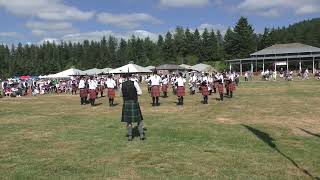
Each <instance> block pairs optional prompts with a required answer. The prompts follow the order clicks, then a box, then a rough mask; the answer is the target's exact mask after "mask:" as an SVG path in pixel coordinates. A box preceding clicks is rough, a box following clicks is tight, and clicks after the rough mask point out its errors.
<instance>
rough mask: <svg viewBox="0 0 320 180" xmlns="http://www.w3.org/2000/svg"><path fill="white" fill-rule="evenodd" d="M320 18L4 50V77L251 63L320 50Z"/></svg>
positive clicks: (242, 22) (0, 72)
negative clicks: (261, 27) (285, 49)
mask: <svg viewBox="0 0 320 180" xmlns="http://www.w3.org/2000/svg"><path fill="white" fill-rule="evenodd" d="M319 29H320V18H318V19H312V20H308V21H303V22H299V23H297V24H294V25H290V26H289V27H282V28H271V29H268V28H266V29H265V31H264V33H263V34H256V33H255V32H254V29H253V27H252V25H250V23H249V22H248V20H247V19H246V18H244V17H241V18H240V19H239V21H238V22H237V24H236V25H235V26H234V27H233V28H229V29H228V30H227V32H226V34H225V35H224V36H223V35H222V34H221V32H220V31H216V32H215V31H209V30H208V29H204V31H203V32H199V30H198V29H195V30H194V31H193V30H190V29H188V28H186V29H184V28H183V27H177V28H176V30H175V32H167V33H166V34H165V35H159V37H158V40H157V41H156V42H154V41H152V40H151V39H150V38H145V39H141V38H139V37H135V36H132V37H131V38H130V39H128V40H124V39H116V38H115V37H112V36H111V37H103V38H102V39H101V40H100V41H98V42H97V41H88V40H86V41H83V42H78V43H71V42H54V43H50V42H46V43H44V44H42V45H29V44H25V45H23V44H21V43H19V44H17V45H12V46H11V47H9V46H7V45H0V78H3V77H10V76H14V75H25V74H30V75H43V74H49V73H56V72H59V71H62V70H65V69H67V68H70V67H76V68H79V69H89V68H95V67H96V68H105V67H112V68H115V67H119V66H121V65H124V64H126V63H128V62H129V61H134V62H135V63H136V64H139V65H141V66H148V65H160V64H165V63H173V64H181V63H185V64H191V65H192V64H196V63H209V64H219V63H220V64H223V63H224V60H225V59H233V58H246V57H248V56H249V54H250V53H252V52H255V51H256V50H260V49H263V48H265V47H268V46H270V45H272V44H276V43H292V42H300V43H305V44H309V45H313V46H317V47H320V31H319Z"/></svg>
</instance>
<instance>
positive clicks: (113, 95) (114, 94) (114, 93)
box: [108, 88, 116, 98]
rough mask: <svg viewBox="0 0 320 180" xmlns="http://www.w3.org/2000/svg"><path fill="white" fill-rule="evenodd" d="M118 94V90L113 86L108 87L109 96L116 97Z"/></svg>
mask: <svg viewBox="0 0 320 180" xmlns="http://www.w3.org/2000/svg"><path fill="white" fill-rule="evenodd" d="M115 96H116V92H115V90H114V89H113V88H108V97H109V98H114V97H115Z"/></svg>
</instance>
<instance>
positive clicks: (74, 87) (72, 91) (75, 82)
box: [71, 80, 77, 95]
mask: <svg viewBox="0 0 320 180" xmlns="http://www.w3.org/2000/svg"><path fill="white" fill-rule="evenodd" d="M73 93H74V95H77V81H76V80H72V83H71V94H72V95H73Z"/></svg>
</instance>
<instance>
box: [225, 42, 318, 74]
mask: <svg viewBox="0 0 320 180" xmlns="http://www.w3.org/2000/svg"><path fill="white" fill-rule="evenodd" d="M226 62H227V63H228V64H229V69H230V70H235V71H238V72H240V74H241V75H242V73H243V72H246V71H251V72H253V73H254V72H256V73H258V72H260V71H265V70H267V69H268V70H273V71H278V70H280V69H283V70H286V71H290V70H299V71H300V72H302V70H304V69H312V72H313V73H315V71H316V69H317V68H319V62H320V48H318V47H313V46H309V45H305V44H301V43H290V44H275V45H273V46H270V47H268V48H265V49H262V50H260V51H257V52H255V53H253V54H251V55H250V57H249V58H245V59H232V60H226Z"/></svg>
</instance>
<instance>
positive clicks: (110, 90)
mask: <svg viewBox="0 0 320 180" xmlns="http://www.w3.org/2000/svg"><path fill="white" fill-rule="evenodd" d="M105 84H106V87H107V89H108V98H109V106H110V107H111V106H114V104H113V102H114V97H115V95H116V92H115V88H116V81H115V80H113V78H112V75H111V74H109V75H108V78H107V81H106V82H105Z"/></svg>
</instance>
